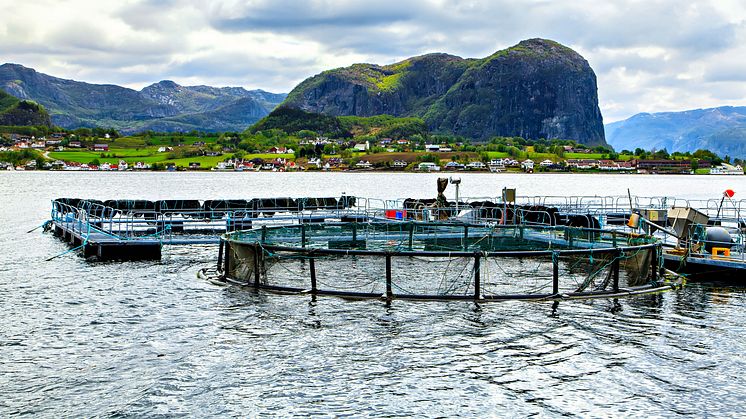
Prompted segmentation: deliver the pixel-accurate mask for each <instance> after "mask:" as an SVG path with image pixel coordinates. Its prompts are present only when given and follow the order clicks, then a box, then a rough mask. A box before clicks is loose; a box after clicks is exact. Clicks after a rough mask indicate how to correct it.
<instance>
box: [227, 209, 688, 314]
mask: <svg viewBox="0 0 746 419" xmlns="http://www.w3.org/2000/svg"><path fill="white" fill-rule="evenodd" d="M218 259H219V260H218V266H219V269H220V270H222V271H223V277H222V278H223V280H225V281H227V282H231V283H237V284H241V285H247V286H253V287H256V288H257V289H263V290H268V291H274V292H281V293H308V294H312V295H333V296H340V297H348V298H380V299H384V300H387V301H391V300H393V299H410V300H473V301H478V302H486V301H499V300H516V299H522V300H548V299H564V298H594V297H615V296H625V295H631V294H640V293H646V292H655V291H662V290H666V289H671V288H675V287H677V286H679V285H681V282H677V280H671V278H669V277H668V276H667V275H668V274H666V272H665V271H664V270H663V269H662V262H661V261H662V259H661V245H660V243H659V242H657V241H656V240H655V239H654V238H652V237H650V236H636V235H631V234H628V233H625V232H620V231H614V230H601V229H589V228H576V227H565V226H561V227H558V226H535V225H534V226H528V225H492V226H486V225H483V224H481V225H480V224H454V223H437V222H425V223H423V222H404V223H393V222H380V223H374V222H367V223H323V224H299V225H285V226H263V227H260V228H254V229H251V230H244V231H236V232H232V233H228V234H225V235H224V236H223V237H222V240H221V245H220V253H219V257H218Z"/></svg>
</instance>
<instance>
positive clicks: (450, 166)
mask: <svg viewBox="0 0 746 419" xmlns="http://www.w3.org/2000/svg"><path fill="white" fill-rule="evenodd" d="M445 169H446V170H464V165H463V164H461V163H459V162H457V161H449V162H448V163H446V166H445Z"/></svg>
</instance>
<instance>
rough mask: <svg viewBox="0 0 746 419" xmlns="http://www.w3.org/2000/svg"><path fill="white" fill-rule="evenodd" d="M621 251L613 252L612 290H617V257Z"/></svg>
mask: <svg viewBox="0 0 746 419" xmlns="http://www.w3.org/2000/svg"><path fill="white" fill-rule="evenodd" d="M620 256H621V253H620V252H619V251H617V252H614V261H613V262H612V263H611V275H612V280H613V281H614V282H613V284H614V292H619V257H620Z"/></svg>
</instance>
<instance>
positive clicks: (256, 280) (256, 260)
mask: <svg viewBox="0 0 746 419" xmlns="http://www.w3.org/2000/svg"><path fill="white" fill-rule="evenodd" d="M260 249H261V247H259V246H254V288H259V278H260V273H259V252H260V251H261V250H260Z"/></svg>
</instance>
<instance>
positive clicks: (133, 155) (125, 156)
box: [49, 147, 295, 168]
mask: <svg viewBox="0 0 746 419" xmlns="http://www.w3.org/2000/svg"><path fill="white" fill-rule="evenodd" d="M170 154H171V153H168V152H165V153H159V152H157V149H156V148H154V147H150V148H146V149H141V150H136V149H128V148H113V149H111V150H110V151H108V152H105V153H102V152H94V151H88V150H80V151H77V150H76V151H53V152H50V153H49V158H51V159H54V160H63V161H67V162H77V163H90V162H92V161H94V160H98V161H99V162H100V163H104V162H107V163H119V160H124V161H126V162H127V163H128V164H132V163H136V162H143V163H148V164H153V163H163V164H166V163H174V164H176V165H177V166H183V167H187V166H188V165H189V163H191V162H198V163H200V165H201V167H203V168H205V167H208V168H209V167H213V166H215V165H217V164H218V162H221V161H223V160H225V159H228V158H231V157H233V153H226V154H223V155H220V156H194V157H183V158H175V159H174V158H169V155H170ZM101 155H106V156H107V157H101ZM109 156H111V157H109ZM278 157H282V158H286V159H291V160H292V159H294V158H295V157H294V156H293V155H292V154H268V153H258V154H245V155H244V156H243V159H244V160H251V159H255V158H260V159H263V160H274V159H276V158H278Z"/></svg>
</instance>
